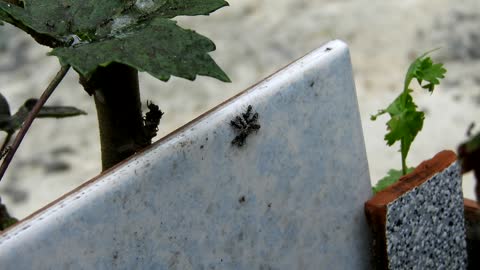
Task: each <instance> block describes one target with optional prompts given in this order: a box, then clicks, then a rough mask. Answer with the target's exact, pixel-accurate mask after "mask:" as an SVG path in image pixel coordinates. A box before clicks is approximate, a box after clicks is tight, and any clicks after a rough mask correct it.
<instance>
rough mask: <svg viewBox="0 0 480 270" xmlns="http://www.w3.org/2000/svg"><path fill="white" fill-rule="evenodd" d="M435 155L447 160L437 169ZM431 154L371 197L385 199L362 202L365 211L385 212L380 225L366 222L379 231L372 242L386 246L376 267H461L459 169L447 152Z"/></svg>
mask: <svg viewBox="0 0 480 270" xmlns="http://www.w3.org/2000/svg"><path fill="white" fill-rule="evenodd" d="M435 158H437V159H439V160H442V159H448V160H446V161H444V163H442V165H443V167H442V166H438V164H439V163H441V162H440V161H436V160H435ZM435 158H434V159H433V160H431V161H428V162H430V163H428V162H427V163H426V164H423V165H422V166H419V167H418V168H417V169H416V171H414V172H413V173H412V174H411V175H407V176H405V177H404V178H402V179H400V180H399V182H397V183H396V184H394V185H393V186H391V187H389V188H387V189H386V190H384V191H382V192H380V193H378V194H377V195H376V196H378V197H379V198H388V199H384V201H383V202H380V200H379V198H373V199H372V200H371V201H369V202H367V208H369V207H370V208H369V210H367V213H368V212H370V213H368V214H370V215H385V217H384V219H385V220H384V221H385V223H384V224H382V222H378V223H376V224H371V226H374V227H375V226H376V227H378V228H377V229H374V231H375V230H377V231H376V233H378V234H383V232H381V231H380V230H382V227H383V230H384V235H383V236H382V237H380V238H379V237H376V239H382V238H383V237H384V240H380V241H378V242H377V245H380V246H379V247H378V248H380V249H386V253H385V256H386V258H385V259H386V262H385V263H384V266H382V267H381V268H382V269H383V268H388V269H392V270H393V269H422V270H423V269H466V262H467V251H466V236H465V219H464V203H463V194H462V186H461V185H462V179H461V173H460V171H461V169H460V166H459V164H458V163H457V162H455V154H453V152H442V153H441V154H439V155H437V156H436V157H435ZM447 161H448V162H449V163H447ZM442 162H443V161H442ZM375 200H376V202H373V203H372V201H375ZM373 205H376V207H372V206H373ZM373 209H375V210H381V211H376V212H375V211H373ZM374 212H375V213H374ZM380 219H382V218H381V217H380V218H378V220H380ZM370 220H373V219H372V218H371V217H370ZM371 223H372V222H371ZM381 253H382V252H378V253H377V255H378V254H381Z"/></svg>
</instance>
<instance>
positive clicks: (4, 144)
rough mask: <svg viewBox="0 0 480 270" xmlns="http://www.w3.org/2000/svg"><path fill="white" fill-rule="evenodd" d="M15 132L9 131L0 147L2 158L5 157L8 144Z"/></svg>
mask: <svg viewBox="0 0 480 270" xmlns="http://www.w3.org/2000/svg"><path fill="white" fill-rule="evenodd" d="M12 136H13V132H8V133H7V137H5V140H4V141H3V144H2V147H1V148H0V156H1V157H0V159H1V158H3V156H4V155H6V153H7V151H8V150H7V147H8V144H9V143H10V140H11V139H12Z"/></svg>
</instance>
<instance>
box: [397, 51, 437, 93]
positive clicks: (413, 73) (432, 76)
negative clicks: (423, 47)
mask: <svg viewBox="0 0 480 270" xmlns="http://www.w3.org/2000/svg"><path fill="white" fill-rule="evenodd" d="M430 52H432V51H429V52H426V53H424V54H422V55H421V56H420V57H418V58H417V59H415V61H413V63H412V64H411V65H410V67H409V68H408V71H407V74H406V76H405V84H404V88H403V91H406V90H407V89H409V86H410V83H411V81H412V79H414V78H415V79H417V82H418V84H419V85H420V86H421V87H422V88H424V89H427V90H428V91H429V92H433V89H434V87H435V85H438V84H440V79H443V78H445V73H446V72H447V70H446V69H445V68H444V67H443V64H442V63H437V64H434V63H433V61H432V59H431V58H430V57H427V55H428V54H429V53H430ZM423 81H427V82H428V83H427V84H424V85H422V82H423Z"/></svg>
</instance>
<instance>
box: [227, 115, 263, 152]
mask: <svg viewBox="0 0 480 270" xmlns="http://www.w3.org/2000/svg"><path fill="white" fill-rule="evenodd" d="M230 125H231V126H232V127H233V128H234V129H235V131H236V132H237V136H236V137H235V138H234V139H233V141H232V144H233V145H236V146H238V147H242V146H243V145H244V144H245V140H246V139H247V137H248V135H250V134H251V133H252V132H253V131H255V132H256V131H258V130H259V129H260V125H259V124H258V113H257V112H255V113H253V108H252V105H248V107H247V110H246V111H245V112H244V113H242V115H241V116H236V117H235V119H234V120H232V121H230Z"/></svg>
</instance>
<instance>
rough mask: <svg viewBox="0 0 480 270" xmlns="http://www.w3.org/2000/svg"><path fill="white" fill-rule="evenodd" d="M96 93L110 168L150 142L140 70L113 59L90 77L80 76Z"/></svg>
mask: <svg viewBox="0 0 480 270" xmlns="http://www.w3.org/2000/svg"><path fill="white" fill-rule="evenodd" d="M80 81H81V83H82V85H83V86H84V88H85V90H86V91H87V92H89V93H90V94H93V95H94V99H95V106H96V108H97V116H98V124H99V131H100V144H101V155H102V170H106V169H108V168H110V167H112V166H114V165H115V164H117V163H118V162H120V161H122V160H124V159H125V158H127V157H129V156H131V155H133V154H134V153H135V152H137V151H138V150H139V149H141V148H143V147H144V146H146V145H149V144H150V140H149V139H146V137H145V132H144V129H143V117H142V110H141V103H140V90H139V85H138V72H137V70H136V69H134V68H132V67H129V66H127V65H123V64H118V63H113V64H110V65H108V66H107V67H100V68H98V69H97V70H96V71H95V72H94V74H93V75H92V77H91V78H90V79H88V80H86V79H85V78H81V79H80Z"/></svg>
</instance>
